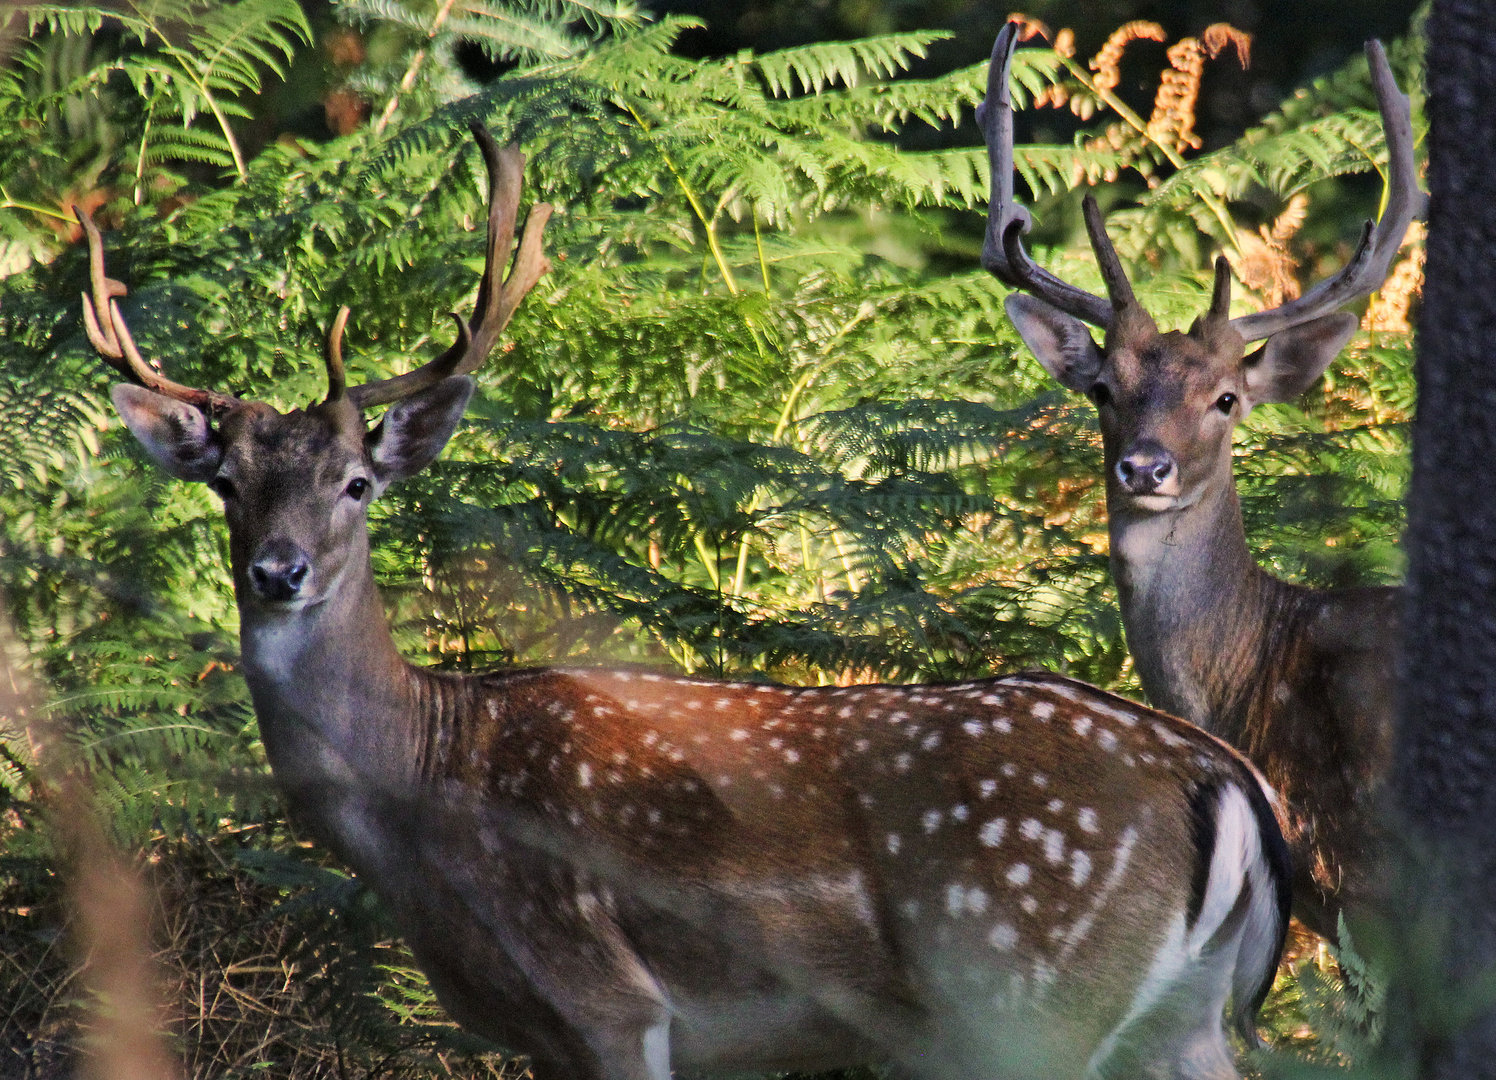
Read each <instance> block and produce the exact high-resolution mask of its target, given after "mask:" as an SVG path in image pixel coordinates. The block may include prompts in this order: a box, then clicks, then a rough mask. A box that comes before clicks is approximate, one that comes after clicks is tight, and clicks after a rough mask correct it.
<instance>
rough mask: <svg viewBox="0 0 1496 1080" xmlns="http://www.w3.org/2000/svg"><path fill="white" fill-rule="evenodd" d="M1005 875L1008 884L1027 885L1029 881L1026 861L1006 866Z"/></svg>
mask: <svg viewBox="0 0 1496 1080" xmlns="http://www.w3.org/2000/svg"><path fill="white" fill-rule="evenodd" d="M1006 877H1007V879H1008V884H1009V885H1014V886H1017V885H1027V884H1028V881H1029V868H1028V863H1014V864H1013V865H1012V866H1010V867H1008V873H1007V875H1006Z"/></svg>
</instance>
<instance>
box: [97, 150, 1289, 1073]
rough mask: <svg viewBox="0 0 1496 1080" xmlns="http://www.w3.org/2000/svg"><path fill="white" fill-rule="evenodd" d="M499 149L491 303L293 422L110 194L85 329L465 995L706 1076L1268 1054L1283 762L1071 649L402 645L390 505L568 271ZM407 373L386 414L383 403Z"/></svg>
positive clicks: (542, 1069)
mask: <svg viewBox="0 0 1496 1080" xmlns="http://www.w3.org/2000/svg"><path fill="white" fill-rule="evenodd" d="M476 134H477V137H478V141H479V143H480V145H481V147H482V149H483V153H484V156H485V158H486V160H487V165H488V175H489V187H490V206H489V224H488V245H487V266H486V268H485V270H484V273H483V277H482V282H481V284H480V286H479V289H478V299H477V310H478V316H477V319H476V322H475V324H474V325H473V326H472V327H471V328H469V326H468V325H467V324H466V323H464V322H463V321H462V320H461V319H459V320H458V341H457V343H456V344H455V345H454V346H453V347H452V348H451V349H450V350H449V351H448V352H447V353H445V354H444V355H443V356H441V357H440V358H438V359H436V360H434V361H432V362H430V363H428V364H426V365H424V366H422V367H420V368H418V369H416V370H415V371H412V372H411V373H409V374H406V375H402V376H399V377H398V378H394V379H390V380H386V381H383V382H372V383H366V384H364V385H362V386H348V385H345V379H344V374H343V367H342V362H341V359H340V347H339V341H340V335H341V330H342V327H343V324H344V321H345V316H346V309H344V311H342V312H340V313H339V318H338V319H337V320H336V321H335V323H334V327H333V331H332V332H331V334H330V335H329V344H328V350H327V360H328V372H329V379H328V381H329V392H328V395H327V398H326V400H324V401H322V402H320V403H318V404H315V405H312V406H310V407H308V408H306V409H304V410H300V409H298V410H293V411H291V412H289V413H286V414H284V415H282V414H280V413H278V412H277V411H275V410H274V409H272V408H270V407H269V406H268V405H265V404H263V403H260V402H254V401H243V400H239V399H237V398H234V397H231V396H228V395H226V394H221V393H217V392H210V391H205V390H199V389H194V388H191V387H186V386H181V385H178V384H176V383H172V382H170V381H168V380H167V379H166V378H165V377H164V376H162V375H161V374H160V373H159V372H158V371H157V370H155V368H154V367H153V366H152V365H150V364H149V363H147V362H146V361H144V360H143V359H142V358H141V355H140V352H139V350H138V349H137V348H136V346H135V344H134V343H133V340H132V338H131V336H130V333H129V331H128V329H127V328H126V326H125V324H124V322H123V321H122V319H121V317H120V310H119V306H118V304H117V303H116V300H115V298H116V297H118V296H122V295H124V291H125V290H124V286H122V285H121V284H119V283H118V282H113V281H111V280H110V279H108V278H107V277H105V274H104V264H103V249H102V242H101V239H100V236H99V234H98V232H97V231H96V230H95V229H94V228H93V226H92V224H91V223H88V224H87V225H86V228H87V231H88V239H89V244H90V246H91V256H92V258H91V266H92V293H93V295H92V299H90V298H89V297H87V296H85V298H84V311H85V315H86V323H87V327H88V331H89V335H90V337H91V338H92V340H93V342H94V344H95V346H96V348H97V349H98V351H99V352H100V353H101V354H103V355H104V356H105V357H106V358H107V359H108V360H109V361H110V362H111V363H112V364H114V366H115V367H116V368H118V369H119V370H120V371H121V372H122V373H123V374H124V375H125V376H126V378H128V379H129V380H130V381H129V383H127V384H121V385H119V386H117V387H115V389H114V391H113V398H114V402H115V405H116V408H117V409H118V410H119V413H120V415H121V416H122V417H123V418H124V420H125V423H126V424H127V425H128V426H129V428H130V430H131V431H132V432H133V433H134V434H135V436H136V438H138V439H139V440H140V442H141V444H142V445H143V446H144V447H145V449H146V451H147V452H148V453H149V455H150V456H151V457H152V458H154V459H155V461H156V462H157V463H158V464H159V465H160V466H161V467H162V468H164V469H165V470H166V471H167V472H169V473H171V474H172V475H173V476H175V477H178V478H180V479H183V480H190V481H196V482H198V483H205V484H208V485H209V486H210V487H211V488H212V489H213V490H214V491H215V492H217V493H218V495H219V496H220V497H221V498H222V499H223V503H224V511H225V514H226V516H227V519H228V527H229V536H230V555H231V562H232V566H233V576H234V587H235V592H236V595H237V599H238V604H239V612H240V619H241V628H242V645H243V672H244V676H245V678H246V680H247V681H248V683H249V688H250V692H251V694H252V695H253V699H254V705H255V711H256V714H257V716H258V717H259V723H260V731H261V734H262V736H263V739H264V744H265V748H266V752H267V754H268V756H269V759H270V764H271V767H272V769H273V772H274V776H275V779H276V781H277V783H278V786H279V787H280V788H281V790H282V791H283V792H284V795H285V798H286V799H287V801H288V804H289V807H290V809H291V812H292V815H293V819H294V820H296V821H298V822H299V823H300V824H301V826H302V827H303V828H305V829H307V830H309V831H310V832H311V834H312V835H313V836H315V837H316V838H317V839H318V840H320V841H321V842H322V843H324V844H325V845H326V846H327V847H329V848H330V849H331V850H332V851H334V852H335V853H336V854H337V855H338V856H339V857H340V858H342V859H343V860H345V861H346V862H347V863H348V864H349V865H350V866H351V867H353V868H354V869H355V870H356V871H357V872H358V874H359V875H360V876H361V877H362V878H363V879H364V880H365V881H367V882H368V883H369V884H370V886H372V888H373V889H374V890H375V891H376V892H377V893H378V894H379V895H380V896H381V897H382V898H383V900H384V901H385V903H386V904H387V905H388V907H389V909H390V911H391V912H392V913H393V916H394V918H395V919H396V921H397V923H398V925H399V926H400V928H401V931H402V933H403V935H404V937H405V939H406V940H407V941H408V942H409V944H410V947H411V948H412V950H413V951H414V953H415V956H416V957H417V959H418V962H419V963H420V965H421V967H422V969H423V970H424V971H425V972H426V974H427V975H428V976H429V978H430V980H431V984H432V985H433V987H434V988H435V990H436V992H437V994H438V996H439V997H440V999H441V1001H442V1003H443V1004H444V1006H445V1007H446V1008H447V1010H448V1011H449V1012H450V1013H451V1015H452V1016H453V1018H455V1019H456V1020H457V1021H458V1022H459V1023H461V1024H462V1025H464V1026H465V1027H467V1028H469V1029H471V1030H472V1031H475V1032H478V1033H480V1034H482V1035H484V1036H487V1037H489V1038H491V1039H492V1040H494V1041H496V1042H497V1043H499V1044H501V1045H503V1046H506V1047H509V1048H511V1049H513V1050H514V1051H517V1052H521V1053H524V1054H528V1055H529V1056H530V1059H531V1062H532V1066H533V1069H534V1074H535V1076H536V1077H537V1078H540V1080H560V1078H565V1080H589V1078H592V1080H604V1078H606V1080H668V1078H669V1076H670V1072H671V1069H672V1068H681V1069H692V1070H730V1071H740V1070H764V1069H819V1068H825V1067H831V1066H837V1065H843V1064H849V1063H853V1062H858V1061H866V1060H882V1061H889V1062H893V1063H895V1064H896V1065H897V1066H899V1067H900V1068H902V1069H903V1070H904V1071H907V1072H908V1073H910V1074H913V1075H917V1076H924V1077H936V1078H942V1080H944V1078H950V1080H958V1078H960V1080H967V1078H970V1077H975V1076H992V1077H999V1076H1008V1077H1019V1076H1024V1077H1026V1076H1038V1075H1044V1076H1076V1077H1078V1076H1082V1075H1092V1076H1102V1075H1113V1074H1114V1072H1118V1073H1120V1072H1125V1073H1127V1074H1128V1075H1143V1074H1147V1075H1168V1076H1179V1077H1221V1078H1225V1077H1234V1076H1236V1075H1237V1074H1236V1072H1235V1069H1234V1066H1233V1064H1232V1060H1231V1056H1230V1052H1229V1050H1228V1046H1227V1043H1226V1041H1225V1038H1224V1032H1223V1011H1224V1009H1225V1008H1226V1006H1227V1001H1228V999H1230V1000H1231V1002H1232V1005H1231V1009H1232V1015H1233V1017H1234V1023H1235V1026H1236V1028H1237V1030H1239V1031H1240V1033H1241V1034H1242V1036H1243V1037H1244V1038H1246V1039H1248V1040H1253V1039H1255V1030H1254V1018H1255V1015H1256V1011H1257V1008H1258V1006H1259V1004H1260V1003H1261V1001H1262V998H1263V996H1264V994H1265V993H1266V991H1267V987H1268V985H1269V983H1270V982H1271V980H1272V977H1273V972H1274V968H1275V965H1276V962H1277V957H1278V953H1279V950H1280V947H1281V943H1282V937H1283V934H1284V930H1285V927H1286V922H1287V905H1288V896H1289V877H1290V871H1289V869H1288V865H1287V849H1286V847H1285V846H1284V844H1283V840H1282V836H1281V834H1280V833H1279V832H1278V828H1277V824H1276V821H1275V818H1274V810H1273V808H1272V806H1271V800H1272V799H1273V797H1274V796H1273V795H1272V794H1271V790H1270V789H1269V788H1268V787H1267V785H1266V784H1265V782H1264V781H1262V779H1261V778H1260V777H1259V776H1258V775H1257V774H1256V772H1255V771H1254V770H1253V768H1252V766H1251V765H1250V763H1248V762H1247V761H1246V759H1245V758H1244V757H1242V756H1240V755H1239V754H1238V753H1237V752H1236V751H1234V750H1232V749H1231V748H1230V747H1228V746H1227V745H1226V744H1224V743H1222V742H1220V741H1219V740H1217V739H1215V738H1214V737H1213V736H1210V735H1208V734H1206V733H1204V732H1202V731H1200V730H1198V729H1197V728H1195V727H1193V726H1191V725H1188V724H1185V723H1184V722H1182V721H1179V720H1175V719H1173V718H1171V717H1168V716H1165V715H1163V714H1161V713H1156V712H1153V711H1152V710H1150V709H1147V708H1144V707H1141V706H1137V705H1133V704H1131V703H1129V702H1126V701H1123V700H1122V699H1120V698H1116V697H1113V696H1111V695H1109V694H1106V693H1103V692H1101V691H1099V690H1095V689H1092V688H1091V687H1088V686H1084V685H1082V684H1080V683H1076V682H1072V681H1070V680H1068V679H1064V678H1060V677H1058V676H1051V675H1044V674H1037V675H1022V676H1009V677H1005V678H997V679H987V680H980V681H972V682H964V683H955V684H948V685H940V686H857V687H847V688H840V689H837V688H831V687H806V688H796V687H788V686H776V685H766V684H754V683H751V682H720V681H712V680H707V679H695V678H678V677H674V676H669V675H662V674H656V673H651V672H645V671H640V670H627V671H603V670H589V669H582V668H565V667H556V668H532V669H526V670H512V671H499V672H493V673H490V674H480V675H453V674H448V673H440V672H434V671H430V670H426V669H422V668H419V667H413V666H412V665H410V664H408V663H406V661H405V660H404V659H402V658H401V656H400V654H399V653H398V652H397V651H396V649H395V645H394V642H393V641H392V639H391V636H390V632H389V629H388V627H387V624H386V620H385V613H384V610H383V607H382V606H381V603H380V598H379V593H378V591H377V590H376V588H375V584H374V575H373V571H372V569H371V567H370V561H369V546H368V535H367V529H366V524H365V516H366V513H367V511H368V506H369V502H370V500H372V499H374V498H375V497H377V496H378V495H379V494H380V492H381V491H382V490H384V488H385V486H386V485H388V484H390V483H391V482H393V481H395V480H398V479H400V478H402V477H406V476H410V475H411V474H413V473H415V472H417V471H418V470H420V469H421V468H423V467H425V466H426V465H427V464H428V463H429V462H430V461H431V460H432V459H433V458H435V457H436V455H437V454H438V453H439V452H440V451H441V449H442V447H443V446H444V445H445V444H446V442H447V440H448V438H449V437H450V436H451V434H452V432H453V430H454V428H455V427H456V426H457V424H458V422H459V420H460V418H461V416H462V414H463V411H464V408H465V406H466V404H467V401H468V398H469V395H470V394H471V393H472V391H473V382H472V380H471V379H470V378H469V377H468V376H467V374H466V373H467V372H470V371H472V370H474V369H475V368H476V367H477V366H478V365H479V364H480V363H482V362H483V360H484V358H485V356H486V354H487V353H488V351H489V349H490V347H491V346H492V344H493V343H494V340H495V339H496V338H497V337H498V335H499V333H500V331H501V330H502V329H503V327H504V324H505V322H506V320H507V319H508V317H509V315H510V313H511V312H512V311H513V310H514V308H515V306H516V305H517V304H518V303H519V301H520V299H521V297H522V296H523V295H524V293H525V292H526V291H527V290H528V289H529V288H530V287H531V286H532V285H533V284H534V283H535V281H536V280H537V279H538V277H539V276H540V274H541V273H542V272H543V271H544V269H545V267H546V262H545V259H544V257H543V255H542V254H541V227H542V224H543V222H544V220H545V217H546V214H547V213H548V210H549V208H548V207H544V206H536V207H535V208H534V209H533V210H532V211H531V214H530V218H529V221H528V223H527V225H526V228H525V231H524V234H523V237H522V239H521V241H520V243H519V247H518V252H517V254H516V256H515V259H514V267H513V269H512V271H511V272H510V274H509V276H508V279H507V280H505V281H504V282H503V283H502V285H501V284H500V282H499V275H500V274H502V272H503V268H504V264H505V263H506V262H507V260H508V254H509V250H510V246H511V242H512V237H513V233H514V221H515V217H516V210H517V207H518V204H519V201H520V177H521V171H522V165H523V157H522V155H520V154H519V153H518V151H517V150H514V149H513V148H510V149H508V150H504V151H500V150H499V149H498V148H497V147H496V146H495V144H494V143H493V141H492V140H491V138H490V137H489V136H488V135H487V134H486V133H485V132H483V131H481V130H478V131H477V132H476ZM376 405H389V406H390V408H389V409H388V411H386V412H385V413H384V415H383V417H382V419H381V420H380V421H379V423H378V424H377V425H375V426H374V427H373V429H372V430H366V427H365V423H364V420H363V418H362V413H363V411H364V410H366V409H369V408H371V407H373V406H376Z"/></svg>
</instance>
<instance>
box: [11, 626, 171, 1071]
mask: <svg viewBox="0 0 1496 1080" xmlns="http://www.w3.org/2000/svg"><path fill="white" fill-rule="evenodd" d="M25 655H26V654H25V649H24V648H23V647H22V645H21V642H20V641H19V639H18V638H17V637H16V635H15V633H14V631H13V629H12V627H11V625H10V620H9V618H8V617H7V616H6V614H5V608H4V605H3V598H0V723H3V725H4V727H5V728H6V729H7V730H10V729H21V730H24V731H25V734H26V736H27V740H28V742H29V743H30V747H31V750H32V753H33V757H34V768H35V769H36V775H37V781H36V782H37V783H38V784H39V785H42V786H44V787H45V788H46V789H47V790H46V798H47V801H49V802H50V803H51V804H52V807H53V813H52V815H51V816H52V824H53V827H54V828H55V829H56V830H57V832H58V834H59V835H60V838H61V840H62V845H63V847H64V849H65V850H66V852H67V854H68V856H69V858H68V861H69V863H70V864H71V870H72V878H73V880H72V883H71V888H70V889H69V901H70V906H71V908H72V920H71V921H72V927H71V929H72V931H73V937H74V946H75V948H76V949H77V951H78V953H79V956H80V958H81V959H82V971H81V976H80V977H81V980H82V987H83V991H84V996H85V998H86V999H87V1000H88V1002H89V1008H88V1015H87V1018H86V1019H85V1021H84V1025H85V1028H86V1037H85V1040H84V1048H83V1050H84V1052H83V1053H82V1055H81V1061H80V1067H79V1069H78V1075H79V1076H80V1077H83V1078H84V1080H177V1077H179V1076H180V1069H179V1067H178V1063H177V1060H176V1058H175V1057H174V1055H173V1054H172V1052H171V1049H170V1047H169V1046H168V1044H167V1042H166V1040H165V1038H164V1037H163V1035H162V1033H161V1021H162V1019H163V1015H164V1013H163V1009H162V1006H161V995H160V980H159V976H158V971H157V966H156V962H155V959H154V957H153V956H152V954H151V947H150V941H149V936H150V926H151V906H152V905H151V900H150V893H149V891H148V889H147V888H146V886H145V884H144V883H143V882H142V881H141V880H140V877H139V875H138V874H137V873H136V872H135V869H134V868H133V867H131V866H130V865H129V864H128V863H127V862H126V860H124V859H123V858H121V856H120V855H119V853H118V852H116V851H115V850H114V849H113V848H112V847H111V846H110V844H109V841H108V840H107V839H106V838H105V836H104V831H103V829H102V828H101V827H100V825H99V821H98V818H97V817H96V816H95V813H94V808H93V805H92V801H91V799H90V798H89V795H88V788H87V785H86V784H85V782H84V780H83V776H82V774H81V773H79V772H78V771H77V770H76V769H75V768H73V767H72V763H71V762H70V761H68V760H67V758H68V755H67V750H66V745H67V744H66V741H65V740H63V739H61V738H58V737H57V736H56V733H55V732H50V731H48V730H46V727H45V724H44V721H43V720H42V718H41V716H40V714H39V711H38V709H37V707H36V702H37V695H36V693H35V690H34V687H33V686H32V685H31V681H30V679H29V677H28V675H27V673H26V669H25Z"/></svg>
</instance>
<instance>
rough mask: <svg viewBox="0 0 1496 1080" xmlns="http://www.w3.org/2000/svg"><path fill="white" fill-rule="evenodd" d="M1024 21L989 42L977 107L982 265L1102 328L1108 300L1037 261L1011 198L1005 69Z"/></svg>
mask: <svg viewBox="0 0 1496 1080" xmlns="http://www.w3.org/2000/svg"><path fill="white" fill-rule="evenodd" d="M1022 26H1023V24H1022V23H1018V22H1010V23H1008V24H1006V25H1005V26H1004V27H1003V28H1002V29H1001V30H999V31H998V34H997V40H996V41H995V42H993V45H992V63H991V65H990V66H989V67H988V68H987V96H986V98H985V99H984V100H983V101H982V104H981V105H979V106H977V124H978V125H979V126H980V127H981V129H982V137H983V138H984V139H986V141H987V161H988V163H989V165H990V166H991V172H992V179H991V185H992V187H991V190H992V194H991V197H990V199H989V201H988V204H987V238H986V240H985V241H984V242H983V244H982V265H983V266H985V267H986V268H987V269H988V270H989V271H991V272H992V274H993V275H994V276H995V277H996V278H997V279H998V280H999V281H1001V282H1003V283H1004V284H1007V285H1012V286H1014V287H1015V288H1019V289H1023V290H1024V291H1025V292H1029V293H1032V294H1033V295H1035V296H1037V297H1038V298H1039V299H1040V300H1043V301H1045V302H1046V303H1049V304H1051V305H1053V306H1054V307H1057V308H1059V309H1060V310H1061V311H1063V312H1066V313H1067V314H1070V315H1074V316H1075V317H1076V318H1077V319H1080V320H1082V321H1084V322H1088V323H1091V324H1092V325H1094V326H1103V327H1104V326H1107V325H1109V324H1110V323H1111V319H1112V305H1111V304H1109V303H1108V302H1107V301H1105V300H1103V299H1102V298H1101V297H1099V296H1093V295H1092V294H1091V293H1088V292H1086V291H1085V290H1084V289H1077V288H1076V287H1075V286H1074V285H1070V284H1068V283H1067V282H1064V281H1061V280H1060V279H1059V278H1057V277H1055V276H1054V275H1053V274H1051V273H1050V272H1049V271H1047V270H1044V269H1041V268H1040V267H1038V266H1036V265H1035V264H1034V262H1033V260H1031V259H1030V258H1029V256H1028V252H1026V251H1025V250H1024V249H1023V241H1022V240H1021V239H1020V236H1021V235H1022V234H1023V233H1026V232H1028V230H1029V221H1030V219H1029V212H1028V211H1027V210H1025V209H1024V208H1023V207H1021V206H1019V205H1018V203H1017V202H1016V201H1015V200H1014V198H1013V98H1012V96H1011V94H1010V93H1009V90H1008V73H1009V72H1010V71H1011V69H1012V66H1013V50H1014V49H1015V48H1016V47H1017V45H1018V32H1019V30H1020V29H1022Z"/></svg>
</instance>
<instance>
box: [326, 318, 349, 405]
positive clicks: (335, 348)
mask: <svg viewBox="0 0 1496 1080" xmlns="http://www.w3.org/2000/svg"><path fill="white" fill-rule="evenodd" d="M350 310H351V309H350V308H349V307H348V305H347V304H344V305H343V306H342V307H340V308H338V313H337V315H335V316H334V317H333V320H332V326H330V327H328V330H327V348H326V350H325V351H324V353H323V360H324V361H325V362H326V364H327V401H328V402H333V401H341V400H342V399H343V397H344V395H345V392H346V391H347V389H348V376H347V373H346V372H345V371H344V370H343V331H344V330H345V329H346V328H347V326H348V315H349V312H350Z"/></svg>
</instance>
